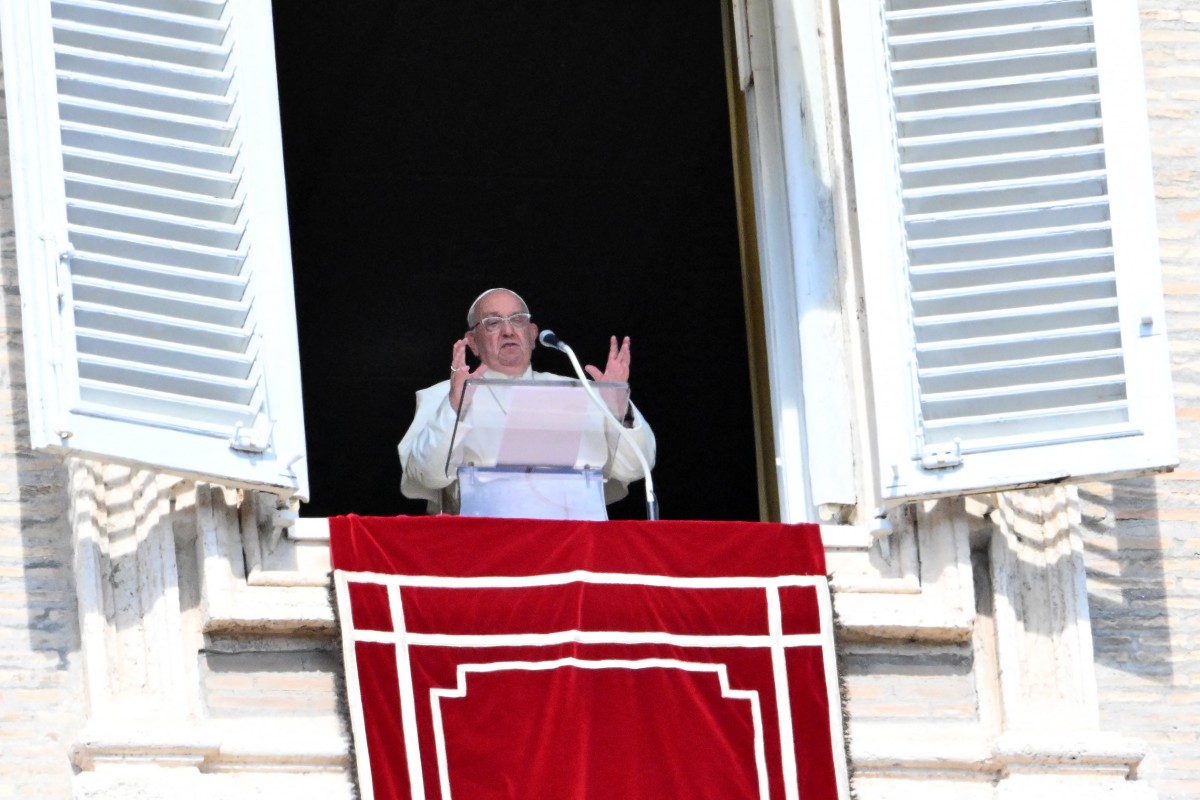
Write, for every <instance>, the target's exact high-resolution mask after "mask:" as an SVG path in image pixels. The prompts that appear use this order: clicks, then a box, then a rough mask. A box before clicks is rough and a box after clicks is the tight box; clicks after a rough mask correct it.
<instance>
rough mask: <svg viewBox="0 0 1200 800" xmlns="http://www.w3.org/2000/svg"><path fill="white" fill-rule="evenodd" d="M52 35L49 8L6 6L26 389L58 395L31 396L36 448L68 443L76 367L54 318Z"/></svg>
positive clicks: (57, 268)
mask: <svg viewBox="0 0 1200 800" xmlns="http://www.w3.org/2000/svg"><path fill="white" fill-rule="evenodd" d="M52 31H53V29H52V22H51V17H50V4H49V3H44V2H38V0H9V2H4V3H0V46H2V47H3V48H4V67H5V72H4V85H5V95H6V97H5V100H6V109H7V114H6V127H7V132H8V138H9V158H10V165H11V171H12V185H13V219H14V239H15V244H16V251H17V279H18V281H19V285H20V296H21V318H22V321H23V322H22V338H23V340H24V347H25V365H24V366H25V374H26V383H27V385H31V386H38V385H41V386H53V387H55V389H56V391H55V393H54V395H53V396H46V395H42V396H37V397H34V396H33V395H32V394H31V395H30V398H29V399H30V402H29V428H30V438H31V441H32V445H33V447H35V448H38V447H48V446H52V445H59V444H62V443H63V441H64V439H63V438H62V437H61V436H59V433H61V432H65V431H66V430H67V429H68V426H67V425H66V420H65V419H64V412H63V408H64V404H63V402H62V399H63V397H64V396H65V395H66V392H67V389H66V387H67V386H68V385H70V384H69V381H68V380H67V379H66V377H65V375H64V374H63V371H64V370H65V369H67V368H69V366H68V365H65V364H63V363H62V362H61V360H60V357H59V354H60V353H61V352H62V348H61V347H60V346H59V342H60V341H61V337H62V336H64V335H66V334H65V332H64V331H63V330H62V324H61V319H62V318H61V316H60V315H55V314H52V313H50V310H51V309H53V308H55V306H56V304H60V303H65V302H69V298H70V282H69V281H65V282H64V279H65V277H66V275H65V272H66V270H65V268H64V267H65V265H64V264H63V262H62V258H63V256H64V255H65V254H66V253H67V252H68V250H67V248H68V246H69V245H68V238H67V218H66V212H65V209H66V188H65V185H64V182H63V169H62V161H61V159H60V158H59V155H58V154H59V152H60V150H61V139H60V135H59V129H60V120H59V116H58V100H57V98H58V90H57V80H56V76H55V68H54V41H53V33H52ZM30 32H34V33H36V32H41V33H43V34H44V35H42V36H33V37H31V38H30V39H28V40H21V41H18V38H19V37H20V35H21V34H22V33H30ZM14 112H16V113H14ZM14 118H15V119H14ZM25 175H29V176H41V177H40V179H39V178H34V177H29V178H24V177H23V176H25ZM60 307H61V306H60ZM43 336H46V337H48V339H49V340H48V341H47V340H46V339H45V338H43Z"/></svg>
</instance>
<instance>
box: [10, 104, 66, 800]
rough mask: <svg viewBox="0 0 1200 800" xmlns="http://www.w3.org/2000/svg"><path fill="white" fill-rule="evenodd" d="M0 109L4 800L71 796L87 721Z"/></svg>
mask: <svg viewBox="0 0 1200 800" xmlns="http://www.w3.org/2000/svg"><path fill="white" fill-rule="evenodd" d="M4 115H5V109H4V106H3V104H0V293H2V295H3V305H2V306H0V384H3V386H4V387H5V390H4V391H0V753H2V754H3V755H2V756H0V798H6V797H16V798H25V797H39V798H45V800H57V799H58V798H66V797H70V780H71V766H70V761H69V760H68V758H67V756H66V749H67V747H68V746H69V745H70V743H71V741H72V740H73V738H74V735H75V733H76V732H77V731H78V730H79V729H80V727H81V726H82V724H83V720H84V709H83V708H82V703H81V699H82V694H83V693H82V689H83V685H82V676H81V670H80V662H79V657H78V656H79V652H78V651H79V629H78V625H77V624H76V613H75V606H76V604H75V592H74V579H73V573H72V567H71V563H72V549H71V537H70V533H69V531H70V523H69V520H68V518H67V502H68V501H67V492H66V469H65V468H64V466H63V464H62V459H60V458H57V457H54V456H47V455H43V454H39V453H34V452H32V451H31V450H30V447H29V427H28V414H27V412H26V397H25V378H24V364H23V362H24V352H23V350H22V343H21V295H20V291H19V289H18V286H17V262H16V252H15V249H14V248H15V245H14V241H13V228H14V223H13V205H12V183H11V180H10V177H9V176H10V174H11V171H10V168H9V153H8V137H7V133H6V132H7V125H6V119H5V117H4Z"/></svg>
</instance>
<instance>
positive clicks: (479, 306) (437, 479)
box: [399, 289, 655, 514]
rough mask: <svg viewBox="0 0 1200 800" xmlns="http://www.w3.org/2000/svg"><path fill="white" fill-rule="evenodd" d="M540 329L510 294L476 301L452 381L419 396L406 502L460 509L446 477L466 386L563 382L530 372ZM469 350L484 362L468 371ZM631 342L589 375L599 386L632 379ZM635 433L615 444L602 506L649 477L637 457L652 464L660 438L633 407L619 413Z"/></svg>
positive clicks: (455, 355) (407, 444)
mask: <svg viewBox="0 0 1200 800" xmlns="http://www.w3.org/2000/svg"><path fill="white" fill-rule="evenodd" d="M537 334H538V330H537V325H535V324H534V323H533V322H532V320H531V318H530V314H529V306H528V305H526V303H525V301H524V300H522V299H521V297H520V295H518V294H517V293H516V292H514V291H511V290H509V289H489V290H487V291H486V292H484V293H483V294H481V295H479V297H478V298H476V299H475V302H474V303H472V304H471V308H470V309H469V310H468V311H467V332H466V333H465V334H464V335H463V338H461V339H459V340H458V341H457V342H455V343H454V347H453V348H452V350H451V356H450V378H449V380H445V381H442V382H441V383H437V384H435V385H433V386H430V387H429V388H427V389H422V390H421V391H419V392H417V412H416V415H415V417H414V418H413V422H412V425H410V426H409V429H408V432H407V433H405V434H404V438H403V439H401V441H400V446H399V451H400V465H401V468H402V469H403V471H404V475H403V478H402V479H401V482H400V490H401V492H403V494H404V496H405V497H411V498H414V499H416V498H420V499H424V500H425V501H426V502H427V507H428V510H429V513H431V514H438V513H443V512H446V513H454V512H456V511H457V509H458V486H457V475H455V474H454V472H453V470H452V471H451V474H449V475H447V474H446V459H447V456H448V455H449V451H450V446H451V439H452V437H453V433H454V423H455V419H456V417H457V415H458V404H459V401H460V399H461V397H462V391H463V385H464V384H465V383H466V381H467V379H468V378H482V377H485V376H486V377H488V378H501V379H505V378H507V379H532V380H562V379H563V376H561V375H554V374H551V373H546V372H534V371H533V369H532V367H531V366H530V360H531V359H532V357H533V348H534V347H535V346H536V344H537ZM467 348H470V349H471V352H472V353H474V354H475V355H476V356H477V357H478V358H479V360H480V362H482V363H480V365H479V366H478V367H476V368H475V369H471V368H470V367H469V366H467ZM629 361H630V357H629V337H628V336H626V337H625V338H624V340H622V341H621V342H620V343H618V341H617V337H615V336H614V337H612V339H611V340H610V343H609V349H608V363H607V364H606V365H605V367H604V370H603V371H601V370H600V369H598V368H597V367H594V366H591V365H588V366H586V367H585V368H584V369H585V370H586V371H587V373H588V374H589V375H591V376H592V378H593V379H594V380H597V381H628V380H629ZM616 412H617V416H618V417H622V418H623V424H624V425H625V427H626V428H629V429H630V430H629V434H630V435H629V436H622V437H619V439H617V442H616V445H615V447H614V448H613V450H612V452H610V453H609V457H608V462H607V463H606V464H605V466H604V475H605V478H606V481H605V486H604V499H605V501H606V502H608V503H612V502H614V501H616V500H620V499H621V498H622V497H624V496H625V495H626V494H628V488H627V487H628V484H629V483H630V482H631V481H635V480H637V479H639V478H643V477H645V476H644V475H643V471H642V467H641V462H640V461H639V460H638V458H637V456H636V455H635V454H634V452H633V451H632V450H631V448H632V447H635V446H636V447H639V448H640V449H641V451H642V453H643V454H644V455H645V457H646V460H647V462H648V463H649V464H650V466H651V467H653V465H654V452H655V443H654V433H653V432H652V431H651V430H650V426H649V425H648V424H647V423H646V421H645V420H644V419H643V418H642V415H641V412H639V411H638V410H637V408H635V407H634V406H633V404H632V403H630V404H629V405H628V407H627V408H622V409H616Z"/></svg>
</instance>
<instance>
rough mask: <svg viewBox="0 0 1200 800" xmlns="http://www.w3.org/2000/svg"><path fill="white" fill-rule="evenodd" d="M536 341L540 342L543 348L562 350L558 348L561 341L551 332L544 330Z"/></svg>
mask: <svg viewBox="0 0 1200 800" xmlns="http://www.w3.org/2000/svg"><path fill="white" fill-rule="evenodd" d="M538 341H539V342H541V343H542V346H544V347H550V348H553V349H554V350H560V349H562V348H561V347H560V345H561V344H562V341H561V340H560V339H559V338H558V337H557V336H556V335H555V334H554V331H552V330H544V331H542V332H541V333H539V334H538Z"/></svg>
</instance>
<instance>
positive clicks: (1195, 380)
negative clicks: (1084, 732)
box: [1080, 0, 1200, 800]
mask: <svg viewBox="0 0 1200 800" xmlns="http://www.w3.org/2000/svg"><path fill="white" fill-rule="evenodd" d="M1094 1H1095V0H1094ZM1106 1H1108V0H1099V2H1106ZM1140 9H1141V15H1142V40H1143V53H1144V57H1145V62H1146V81H1147V86H1146V88H1147V94H1148V100H1149V107H1150V133H1151V138H1152V147H1153V159H1154V170H1155V182H1156V192H1157V195H1158V226H1159V239H1160V247H1161V258H1162V267H1163V282H1164V284H1165V291H1166V305H1167V327H1168V332H1169V335H1170V339H1171V352H1172V359H1173V369H1174V375H1175V400H1176V406H1177V410H1176V415H1177V420H1178V425H1179V434H1180V462H1181V463H1180V467H1179V469H1178V470H1177V471H1176V472H1174V473H1172V474H1170V475H1165V476H1161V477H1158V478H1154V479H1140V480H1129V481H1120V482H1117V483H1114V484H1111V485H1106V484H1096V485H1092V486H1086V487H1082V490H1081V492H1080V495H1081V498H1082V499H1083V500H1084V503H1085V509H1084V510H1085V520H1086V525H1087V526H1088V528H1089V529H1090V532H1089V535H1088V536H1087V537H1086V539H1085V542H1084V544H1085V548H1086V553H1087V560H1086V564H1087V570H1088V588H1089V601H1090V603H1091V609H1092V627H1093V641H1094V645H1095V649H1096V669H1097V679H1098V682H1099V690H1100V712H1101V724H1102V725H1103V727H1105V728H1107V729H1109V730H1114V731H1119V732H1121V733H1125V734H1128V735H1134V736H1138V737H1140V738H1143V739H1145V740H1146V741H1148V742H1149V743H1150V746H1151V755H1150V756H1149V757H1148V758H1147V760H1146V762H1145V763H1144V764H1143V769H1142V775H1143V776H1144V777H1146V778H1147V779H1148V780H1149V782H1150V784H1151V785H1152V786H1153V787H1154V788H1155V789H1156V790H1157V791H1158V793H1159V797H1160V798H1162V800H1184V798H1195V797H1200V527H1198V526H1197V523H1198V522H1200V503H1198V502H1197V499H1200V449H1198V445H1200V442H1198V441H1197V439H1198V434H1200V372H1198V371H1197V369H1198V367H1200V362H1198V360H1197V359H1198V358H1200V2H1197V0H1141V3H1140Z"/></svg>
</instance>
